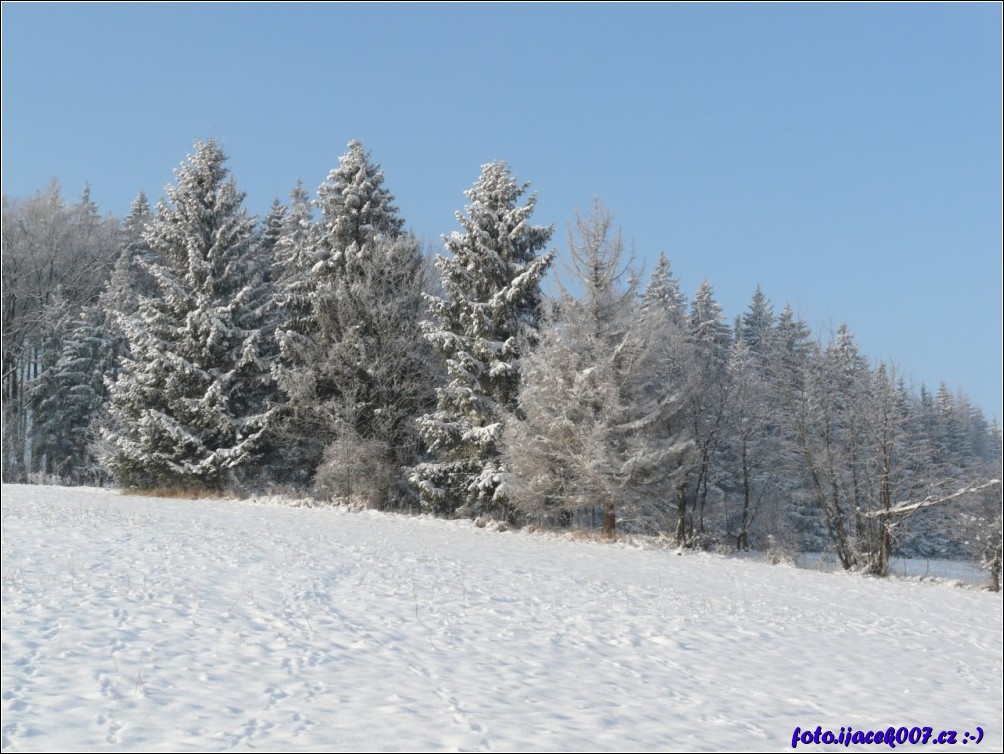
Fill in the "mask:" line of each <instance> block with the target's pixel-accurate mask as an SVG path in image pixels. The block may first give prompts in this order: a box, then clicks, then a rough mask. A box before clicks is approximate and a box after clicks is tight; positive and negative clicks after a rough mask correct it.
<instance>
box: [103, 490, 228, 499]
mask: <svg viewBox="0 0 1004 754" xmlns="http://www.w3.org/2000/svg"><path fill="white" fill-rule="evenodd" d="M122 494H123V495H136V496H138V497H167V498H184V499H189V500H202V499H211V500H225V499H229V498H232V497H233V495H231V494H229V493H227V492H220V491H219V490H207V489H204V488H202V487H148V488H145V489H139V488H123V489H122Z"/></svg>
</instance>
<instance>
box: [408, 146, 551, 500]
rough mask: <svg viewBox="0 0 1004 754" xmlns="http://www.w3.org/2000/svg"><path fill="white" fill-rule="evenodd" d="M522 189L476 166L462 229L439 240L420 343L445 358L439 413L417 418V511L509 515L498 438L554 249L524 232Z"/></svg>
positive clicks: (497, 168) (504, 172) (495, 166)
mask: <svg viewBox="0 0 1004 754" xmlns="http://www.w3.org/2000/svg"><path fill="white" fill-rule="evenodd" d="M528 187H529V184H522V185H520V184H519V183H517V181H516V179H515V178H514V177H513V176H512V174H511V173H510V171H509V166H508V165H507V164H506V163H505V162H494V163H489V164H486V165H484V166H483V167H482V170H481V176H480V178H478V180H477V182H476V183H475V184H474V186H473V187H472V188H471V189H469V190H468V191H467V192H466V196H467V197H468V199H470V204H468V205H467V214H466V215H464V214H462V213H459V212H458V213H457V220H458V221H459V222H460V224H461V225H462V226H463V228H464V232H463V233H460V232H454V233H453V234H452V235H451V236H449V237H448V238H447V239H446V249H447V251H449V252H450V256H443V255H440V256H439V257H438V259H437V266H438V267H439V270H440V272H441V275H442V286H443V295H442V296H441V297H440V296H434V297H430V298H429V310H430V313H431V315H432V320H431V321H429V322H427V323H426V325H425V337H426V338H427V339H428V341H429V342H430V343H431V344H432V345H433V347H434V348H435V349H436V350H437V351H438V352H439V353H440V354H441V355H442V356H443V358H444V359H445V361H446V370H447V380H448V382H447V384H446V385H445V386H444V387H441V388H439V389H438V390H437V406H436V411H434V412H432V413H429V414H426V415H424V416H423V417H421V419H420V420H419V427H420V432H421V436H422V439H423V440H424V442H425V444H426V447H427V449H428V451H429V453H430V454H431V455H432V459H431V460H429V461H428V462H426V463H421V464H419V465H418V466H416V467H415V468H414V471H413V474H412V476H411V481H412V483H413V484H415V485H416V487H417V488H418V490H419V494H420V495H421V500H422V503H423V505H424V506H425V507H426V508H427V509H428V510H431V511H435V512H437V513H441V514H454V513H460V514H464V515H477V514H481V513H485V514H489V515H497V516H503V517H509V516H511V515H512V513H513V508H512V505H511V502H510V501H509V499H508V497H507V493H506V490H505V488H504V486H503V485H502V479H503V468H504V467H503V462H502V458H501V454H502V447H501V436H502V425H503V419H504V416H505V415H506V413H508V412H513V411H515V410H516V407H517V403H516V402H517V399H518V396H519V385H520V359H521V357H522V356H523V353H524V350H525V349H526V348H527V347H528V345H529V344H530V343H531V342H532V341H533V339H534V337H535V335H536V332H537V328H538V326H539V321H540V314H541V293H540V281H541V278H542V277H543V276H544V273H545V272H546V271H547V268H548V267H549V266H550V264H551V260H552V258H553V252H551V253H546V254H543V255H540V252H541V251H542V250H543V249H544V247H545V246H546V245H547V243H548V241H549V240H550V238H551V235H552V233H553V232H554V229H553V227H545V226H540V225H531V224H530V222H529V218H530V215H531V214H532V213H533V209H534V206H535V205H536V197H535V196H530V197H529V198H528V199H527V201H526V202H525V203H523V204H520V200H521V198H522V196H523V195H524V194H525V193H526V190H527V188H528Z"/></svg>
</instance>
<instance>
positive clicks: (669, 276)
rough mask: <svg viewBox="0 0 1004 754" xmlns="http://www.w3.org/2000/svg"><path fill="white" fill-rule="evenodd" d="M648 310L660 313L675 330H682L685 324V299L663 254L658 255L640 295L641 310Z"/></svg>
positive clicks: (678, 282)
mask: <svg viewBox="0 0 1004 754" xmlns="http://www.w3.org/2000/svg"><path fill="white" fill-rule="evenodd" d="M649 309H654V310H655V311H658V312H661V314H660V316H666V317H668V319H669V322H670V324H672V325H673V326H675V327H677V328H680V329H682V328H683V327H684V326H685V324H686V321H687V297H686V296H684V295H683V293H682V292H681V291H680V281H679V280H677V279H676V277H675V276H674V275H673V272H672V270H671V269H670V263H669V259H667V258H666V255H665V254H660V255H659V260H658V261H657V262H656V264H655V269H654V270H652V276H651V278H650V279H649V284H648V286H647V287H646V288H645V292H644V293H643V294H642V310H643V311H646V310H649Z"/></svg>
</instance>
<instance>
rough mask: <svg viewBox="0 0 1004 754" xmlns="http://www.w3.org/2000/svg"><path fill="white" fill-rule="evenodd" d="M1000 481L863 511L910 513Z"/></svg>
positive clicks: (871, 514)
mask: <svg viewBox="0 0 1004 754" xmlns="http://www.w3.org/2000/svg"><path fill="white" fill-rule="evenodd" d="M1000 483H1001V480H1000V479H991V480H990V481H989V482H983V483H982V484H970V485H968V486H966V487H963V488H962V489H960V490H959V491H958V492H953V493H952V494H950V495H939V496H937V497H927V498H924V499H923V500H919V501H917V502H915V503H910V502H905V503H899V504H897V505H894V506H893V507H892V508H890V509H889V510H882V511H871V512H869V513H865V514H864V515H865V517H866V518H887V517H889V516H900V515H903V514H904V513H912V512H913V511H918V510H920V509H921V508H929V507H930V506H932V505H939V504H940V503H947V502H948V501H949V500H954V499H956V498H959V497H962V496H963V495H969V494H971V493H973V492H979V491H981V490H985V489H989V488H991V487H999V486H1000Z"/></svg>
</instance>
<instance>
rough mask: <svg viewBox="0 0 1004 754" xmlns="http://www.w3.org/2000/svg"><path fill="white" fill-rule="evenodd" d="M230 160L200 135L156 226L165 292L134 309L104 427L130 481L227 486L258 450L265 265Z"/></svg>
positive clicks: (155, 268) (113, 458)
mask: <svg viewBox="0 0 1004 754" xmlns="http://www.w3.org/2000/svg"><path fill="white" fill-rule="evenodd" d="M225 161H226V157H225V155H224V154H223V151H222V150H221V149H220V147H219V145H217V143H216V142H215V141H212V140H211V141H208V142H205V143H203V142H198V141H196V143H195V152H194V154H193V155H191V156H189V158H188V163H187V164H183V165H182V166H181V168H179V169H178V170H177V171H176V172H175V175H176V177H177V185H176V186H174V187H168V189H167V193H168V197H169V201H170V203H165V202H163V201H161V202H160V203H159V204H158V208H157V215H156V217H155V218H153V219H152V220H151V222H150V224H149V226H148V228H147V232H146V234H145V239H146V242H147V243H148V244H149V246H150V250H151V252H152V253H153V255H154V257H155V260H156V261H154V262H151V263H149V264H148V265H147V269H148V270H149V272H150V274H151V275H152V276H153V278H154V279H155V281H156V283H157V286H158V289H159V294H160V295H159V298H156V299H153V298H149V299H144V300H143V301H142V302H141V304H140V307H139V310H138V312H137V313H136V314H135V315H134V316H132V317H130V318H128V319H126V320H125V321H124V325H125V333H126V337H127V338H128V341H129V356H128V357H127V358H126V359H125V360H124V362H123V367H122V371H121V373H120V374H119V376H118V378H117V379H116V380H115V382H114V383H113V384H111V385H110V394H111V395H110V397H111V401H110V407H109V412H110V420H111V422H110V426H108V427H107V428H105V430H104V431H103V436H104V439H105V442H106V443H107V446H106V447H107V450H106V452H107V455H106V458H105V459H104V462H105V463H106V464H107V466H108V468H109V469H110V470H111V471H112V473H113V474H114V475H115V477H116V479H117V480H118V481H119V483H121V484H123V485H125V486H131V487H151V486H197V487H205V488H212V489H221V488H223V487H225V486H227V485H228V484H229V483H231V482H232V481H233V479H234V475H235V473H236V471H237V470H239V469H241V468H242V467H246V466H247V465H248V464H250V463H251V462H252V461H254V460H255V459H256V457H257V455H258V452H259V445H260V442H261V437H262V433H263V431H264V429H265V427H266V424H267V419H268V410H267V407H266V406H265V405H263V400H262V396H263V389H264V386H265V385H266V383H267V381H268V369H267V365H266V364H265V363H264V362H263V361H262V359H261V358H260V350H261V348H262V343H261V341H262V333H261V329H260V327H261V324H262V323H261V321H260V311H261V310H260V300H259V298H258V294H259V293H260V291H261V277H260V276H261V265H260V260H259V259H258V258H257V254H256V251H257V249H256V238H255V221H254V219H253V218H251V217H249V216H248V214H247V212H246V211H245V210H244V209H243V208H242V203H243V200H244V195H243V194H242V193H240V192H238V190H237V187H236V184H235V183H234V181H233V179H231V178H229V171H228V170H227V168H226V167H225Z"/></svg>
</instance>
